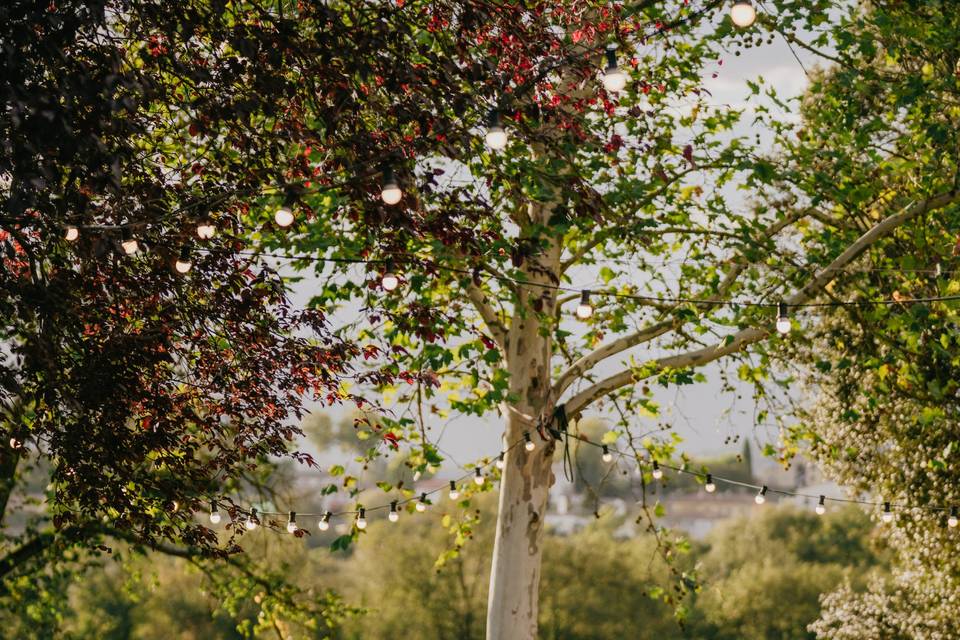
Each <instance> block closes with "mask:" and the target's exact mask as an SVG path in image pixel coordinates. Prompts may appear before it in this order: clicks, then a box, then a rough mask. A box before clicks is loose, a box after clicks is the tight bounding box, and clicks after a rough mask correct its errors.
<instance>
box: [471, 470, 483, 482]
mask: <svg viewBox="0 0 960 640" xmlns="http://www.w3.org/2000/svg"><path fill="white" fill-rule="evenodd" d="M473 484H475V485H477V486H478V487H479V486H482V485H483V474H482V473H480V467H477V468H476V469H474V470H473Z"/></svg>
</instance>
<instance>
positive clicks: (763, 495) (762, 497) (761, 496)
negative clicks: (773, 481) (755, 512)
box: [753, 485, 767, 504]
mask: <svg viewBox="0 0 960 640" xmlns="http://www.w3.org/2000/svg"><path fill="white" fill-rule="evenodd" d="M753 501H754V502H756V503H757V504H763V503H764V502H766V501H767V485H763V486H762V487H760V491H758V492H757V497H756V498H754V499H753Z"/></svg>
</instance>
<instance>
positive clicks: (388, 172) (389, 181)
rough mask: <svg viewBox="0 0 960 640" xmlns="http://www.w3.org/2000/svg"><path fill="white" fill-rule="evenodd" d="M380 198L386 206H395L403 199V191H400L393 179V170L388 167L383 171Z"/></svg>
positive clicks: (395, 180)
mask: <svg viewBox="0 0 960 640" xmlns="http://www.w3.org/2000/svg"><path fill="white" fill-rule="evenodd" d="M380 197H381V198H383V201H384V202H385V203H387V204H397V203H398V202H400V199H401V198H403V191H401V190H400V185H399V184H397V179H396V178H394V177H393V169H391V168H389V167H387V168H386V169H384V170H383V187H382V189H381V191H380Z"/></svg>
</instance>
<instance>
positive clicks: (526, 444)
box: [523, 431, 537, 451]
mask: <svg viewBox="0 0 960 640" xmlns="http://www.w3.org/2000/svg"><path fill="white" fill-rule="evenodd" d="M523 448H524V449H526V450H527V451H533V450H534V449H536V448H537V445H536V444H535V443H534V442H533V440H532V439H531V438H530V432H529V431H524V432H523Z"/></svg>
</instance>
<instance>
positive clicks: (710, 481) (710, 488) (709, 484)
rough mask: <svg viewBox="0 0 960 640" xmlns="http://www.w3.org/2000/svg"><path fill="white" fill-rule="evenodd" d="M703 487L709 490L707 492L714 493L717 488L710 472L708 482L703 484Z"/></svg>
mask: <svg viewBox="0 0 960 640" xmlns="http://www.w3.org/2000/svg"><path fill="white" fill-rule="evenodd" d="M703 488H704V489H706V490H707V493H713V492H714V491H716V490H717V485H715V484H713V476H712V475H710V474H709V473H708V474H707V483H706V484H705V485H703Z"/></svg>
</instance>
